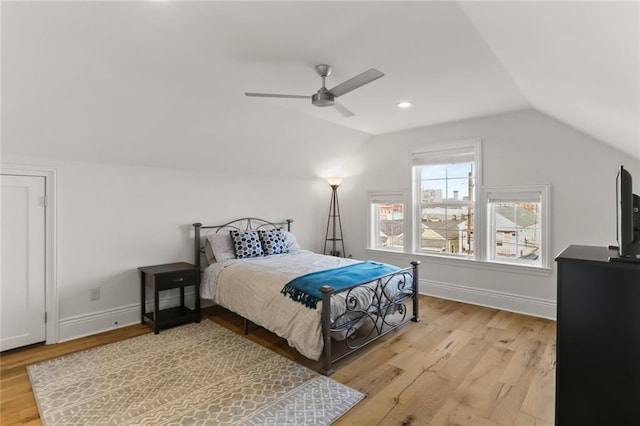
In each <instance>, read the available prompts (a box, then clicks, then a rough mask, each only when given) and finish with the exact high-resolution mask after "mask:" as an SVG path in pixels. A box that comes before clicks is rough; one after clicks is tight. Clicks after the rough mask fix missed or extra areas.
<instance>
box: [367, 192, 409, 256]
mask: <svg viewBox="0 0 640 426" xmlns="http://www.w3.org/2000/svg"><path fill="white" fill-rule="evenodd" d="M372 208H373V212H372V213H373V216H372V217H373V218H375V219H374V220H375V223H374V226H373V232H374V236H373V238H372V248H383V249H387V250H403V248H404V233H403V232H404V204H403V203H373V204H372Z"/></svg>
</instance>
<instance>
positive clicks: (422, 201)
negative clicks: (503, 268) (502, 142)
mask: <svg viewBox="0 0 640 426" xmlns="http://www.w3.org/2000/svg"><path fill="white" fill-rule="evenodd" d="M479 153H480V141H466V142H457V143H451V144H448V145H447V146H446V147H442V146H440V147H430V148H426V149H423V150H419V151H415V152H413V153H412V154H411V162H412V170H413V190H414V200H415V201H414V209H415V213H414V222H413V224H414V227H413V229H414V230H415V231H414V247H415V251H416V252H419V253H439V254H445V255H455V256H462V257H468V258H475V252H476V249H475V246H476V241H475V239H476V237H475V235H476V233H475V223H476V212H477V208H476V200H477V196H476V187H477V185H478V182H477V181H478V176H479V174H478V169H479V167H478V166H479V157H480V155H479Z"/></svg>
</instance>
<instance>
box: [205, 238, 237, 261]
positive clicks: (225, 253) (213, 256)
mask: <svg viewBox="0 0 640 426" xmlns="http://www.w3.org/2000/svg"><path fill="white" fill-rule="evenodd" d="M205 238H206V240H205V243H204V250H205V252H206V254H207V259H208V260H209V263H213V262H224V261H225V260H229V259H234V258H235V257H236V253H235V251H234V247H233V240H232V239H231V236H230V235H229V234H226V233H225V234H213V233H212V234H207V235H206V236H205Z"/></svg>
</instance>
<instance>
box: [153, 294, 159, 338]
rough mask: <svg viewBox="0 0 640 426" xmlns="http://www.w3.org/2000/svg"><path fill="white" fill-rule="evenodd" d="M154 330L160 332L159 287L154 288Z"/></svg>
mask: <svg viewBox="0 0 640 426" xmlns="http://www.w3.org/2000/svg"><path fill="white" fill-rule="evenodd" d="M153 293H154V294H153V332H154V333H155V334H158V333H160V292H159V291H158V289H157V288H154V290H153Z"/></svg>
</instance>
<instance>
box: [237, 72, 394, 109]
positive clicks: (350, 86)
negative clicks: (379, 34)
mask: <svg viewBox="0 0 640 426" xmlns="http://www.w3.org/2000/svg"><path fill="white" fill-rule="evenodd" d="M315 70H316V72H317V73H318V75H320V77H322V87H321V88H320V89H318V91H317V92H316V93H314V94H313V95H311V96H304V95H285V94H280V93H249V92H245V95H246V96H254V97H261V98H291V99H311V104H312V105H314V106H317V107H328V106H332V107H334V108H335V109H337V110H338V111H339V112H340V113H341V114H342V115H344V116H345V117H351V116H353V115H354V114H353V112H351V111H350V110H349V109H347V108H346V107H345V106H343V105H342V104H339V103H337V102H336V98H338V97H340V96H342V95H344V94H346V93H349V92H351V91H352V90H355V89H357V88H358V87H362V86H364V85H365V84H368V83H371V82H372V81H374V80H377V79H379V78H380V77H383V76H384V73H382V72H380V71H378V70H377V69H375V68H371V69H369V70H367V71H365V72H363V73H361V74H358V75H356V76H355V77H353V78H350V79H349V80H347V81H343V82H342V83H340V84H338V85H337V86H336V87H334V88H333V89H327V88H326V87H325V82H324V81H325V78H327V77H328V76H329V75H330V74H331V71H332V70H333V67H332V66H331V65H326V64H321V65H316V66H315Z"/></svg>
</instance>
